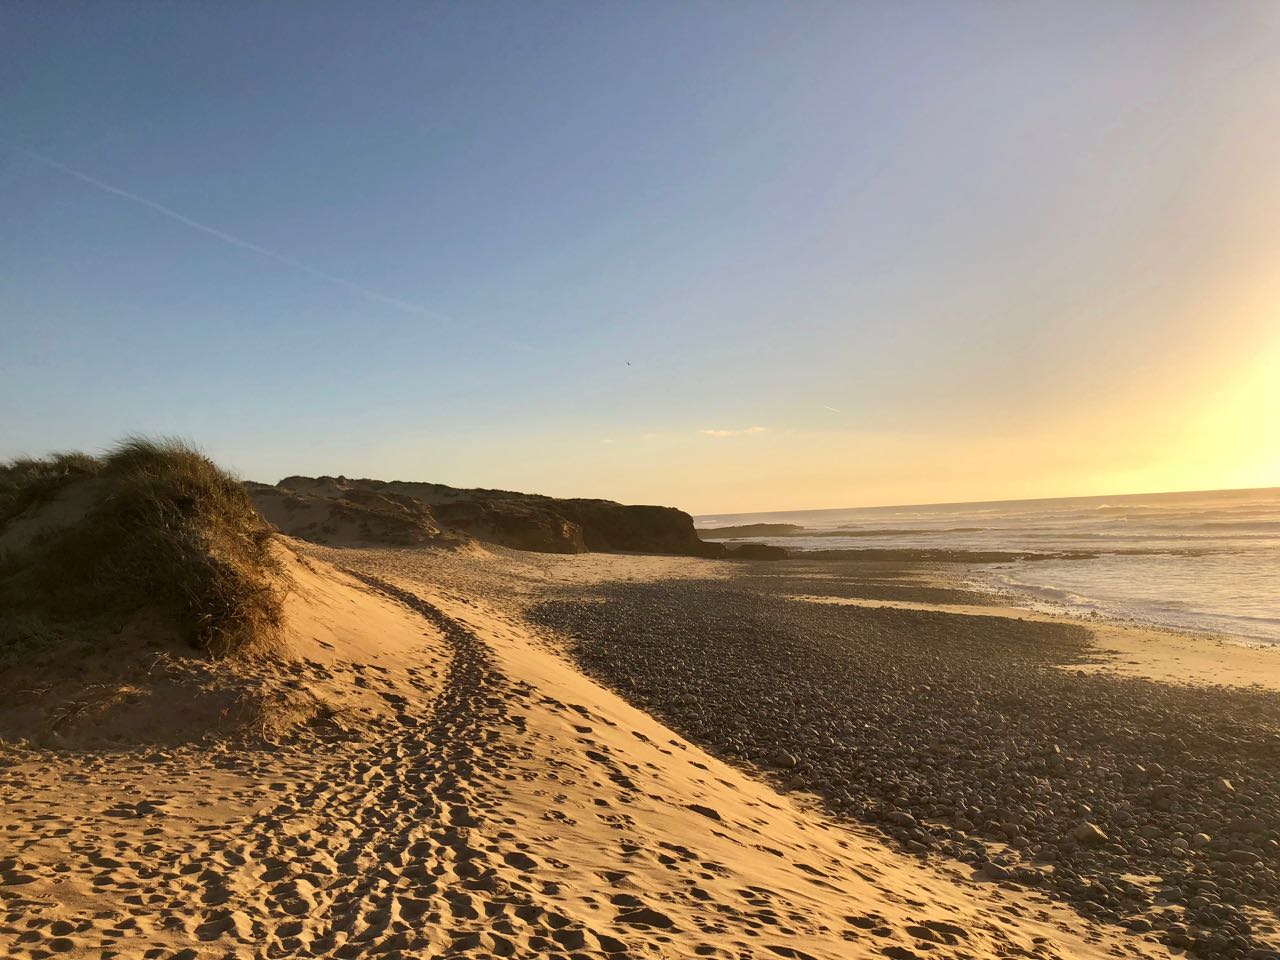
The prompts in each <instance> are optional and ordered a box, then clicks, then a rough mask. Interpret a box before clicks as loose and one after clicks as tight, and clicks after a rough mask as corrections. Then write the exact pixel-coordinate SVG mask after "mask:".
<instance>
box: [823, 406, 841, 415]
mask: <svg viewBox="0 0 1280 960" xmlns="http://www.w3.org/2000/svg"><path fill="white" fill-rule="evenodd" d="M822 409H823V410H830V411H831V412H832V413H839V412H840V411H839V410H837V409H836V408H835V407H828V406H827V405H826V404H823V405H822Z"/></svg>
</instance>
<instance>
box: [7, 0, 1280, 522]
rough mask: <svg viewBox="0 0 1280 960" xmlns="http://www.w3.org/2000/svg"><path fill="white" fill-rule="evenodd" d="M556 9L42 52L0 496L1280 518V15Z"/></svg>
mask: <svg viewBox="0 0 1280 960" xmlns="http://www.w3.org/2000/svg"><path fill="white" fill-rule="evenodd" d="M537 7H538V5H535V6H534V7H533V8H529V7H523V6H521V5H514V4H510V5H507V4H498V5H494V6H488V7H484V8H476V7H473V6H469V5H453V6H431V7H416V6H413V5H396V4H391V5H388V7H387V8H386V11H385V12H386V15H385V16H381V17H369V16H366V15H365V13H364V11H362V10H359V9H356V8H354V7H349V6H343V5H329V4H320V5H317V6H315V7H314V8H312V10H311V14H310V15H311V17H313V18H314V21H313V22H312V23H311V24H310V26H311V27H312V28H314V29H308V30H299V29H298V23H297V19H296V16H293V15H291V14H290V12H289V11H287V10H286V9H284V8H279V7H274V6H268V5H256V6H250V7H245V8H240V9H237V10H235V11H226V10H223V9H217V10H215V9H214V8H212V7H204V6H200V5H183V4H177V5H173V6H166V7H159V8H153V9H151V10H149V12H148V16H147V17H146V18H138V17H134V16H132V15H131V13H130V11H129V10H128V8H127V7H111V8H107V9H104V10H102V11H99V14H100V15H99V16H95V17H94V18H75V17H72V16H56V15H54V16H44V15H40V16H37V15H31V13H30V11H36V10H38V9H39V8H36V7H30V8H25V9H22V8H14V9H11V10H9V11H7V12H6V14H5V15H4V16H5V18H6V19H7V21H8V23H7V27H8V29H7V30H6V36H7V39H6V40H5V41H4V44H5V52H6V54H7V56H6V57H5V58H4V59H5V61H6V65H5V66H4V67H3V68H0V69H2V70H3V71H4V74H5V75H6V76H8V77H9V78H10V80H12V81H13V82H12V83H10V84H9V85H8V87H7V89H10V90H12V91H14V94H13V95H12V96H10V97H7V98H6V99H5V102H4V104H3V106H2V107H0V119H2V120H3V124H4V129H5V139H4V140H3V141H0V157H2V158H3V167H2V168H0V209H3V211H4V217H3V224H4V225H3V227H0V257H2V258H3V262H4V263H5V264H6V266H7V268H8V270H7V272H6V274H5V276H4V278H3V282H2V283H0V311H2V312H3V316H4V321H3V324H2V325H0V403H3V405H4V408H5V409H6V410H8V411H9V412H10V417H9V418H7V422H6V430H5V431H4V432H3V434H0V457H11V456H15V455H18V454H22V453H31V454H40V453H43V452H45V451H47V450H49V449H57V448H74V447H84V448H90V449H93V448H98V447H101V446H102V445H103V444H106V443H109V442H111V441H112V440H114V439H116V438H118V437H120V436H121V435H123V434H126V433H129V432H145V433H156V434H178V435H183V436H186V437H190V438H192V439H193V440H194V441H195V442H196V443H198V444H200V445H201V446H203V447H204V448H205V449H207V450H208V451H209V453H210V454H211V455H213V456H214V457H216V458H217V459H218V460H219V461H221V462H224V463H227V464H228V465H229V466H232V467H234V468H235V469H237V470H238V471H240V472H241V473H242V474H243V475H245V476H247V477H250V478H253V479H257V480H263V481H274V480H276V479H278V478H280V477H281V476H285V475H289V474H312V475H315V474H325V473H327V474H335V475H336V474H345V475H348V476H369V477H379V478H384V479H405V480H428V481H436V482H442V483H449V484H452V485H455V486H484V487H500V488H506V489H516V490H535V491H540V492H545V493H549V494H555V495H564V496H592V497H603V498H609V499H615V500H621V501H629V502H646V503H664V504H672V505H676V506H680V507H681V508H683V509H686V510H689V511H691V512H694V513H712V512H714V513H727V512H743V511H766V510H787V509H815V508H822V507H838V506H858V505H876V504H879V505H885V504H904V503H938V502H958V501H987V500H996V499H1010V498H1013V499H1020V498H1033V497H1054V496H1082V495H1095V494H1096V495H1101V494H1124V493H1141V492H1157V491H1172V490H1197V489H1223V488H1242V487H1268V486H1280V271H1277V269H1276V267H1277V264H1278V263H1280V165H1277V164H1276V163H1275V157H1276V156H1280V15H1278V14H1277V7H1276V5H1274V4H1271V3H1262V2H1259V3H1245V2H1242V3H1233V4H1230V5H1218V4H1204V3H1178V2H1175V3H1167V4H1164V3H1162V4H1110V3H1101V2H1087V3H1050V4H1032V5H1023V6H1010V5H1001V4H977V3H963V2H962V3H955V4H947V5H900V4H895V3H865V4H825V3H816V4H811V5H805V6H803V7H796V6H793V5H783V4H767V3H757V2H748V3H744V4H741V5H734V7H733V8H732V9H733V12H734V16H732V17H726V16H724V14H725V13H726V12H727V10H728V9H729V8H726V7H724V6H722V5H718V4H692V5H675V4H669V5H664V4H659V5H657V6H643V7H641V6H637V7H632V8H625V7H607V8H601V7H596V6H593V5H586V4H576V3H570V4H569V5H567V6H566V7H564V8H563V11H562V12H563V16H560V15H555V16H553V15H549V14H548V10H547V9H546V8H545V7H543V8H541V9H537ZM317 38H324V41H323V42H320V41H318V40H317ZM335 38H338V39H336V40H335ZM157 40H158V41H159V42H157ZM228 63H235V64H236V65H237V66H236V70H235V72H234V76H232V75H231V74H229V73H228V71H227V69H226V64H228ZM748 67H749V69H748ZM18 78H21V82H20V83H19V82H17V81H18ZM390 91H395V95H394V96H389V92H390ZM104 385H105V386H104Z"/></svg>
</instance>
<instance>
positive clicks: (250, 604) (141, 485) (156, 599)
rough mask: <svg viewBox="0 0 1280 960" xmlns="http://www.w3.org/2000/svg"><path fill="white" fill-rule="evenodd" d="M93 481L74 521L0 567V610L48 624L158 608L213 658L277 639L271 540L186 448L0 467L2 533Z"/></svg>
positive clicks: (250, 511)
mask: <svg viewBox="0 0 1280 960" xmlns="http://www.w3.org/2000/svg"><path fill="white" fill-rule="evenodd" d="M90 478H94V479H95V482H96V489H95V491H94V497H93V500H92V503H91V505H90V506H89V507H88V509H87V512H86V513H85V515H84V516H83V518H81V519H80V520H79V522H76V523H73V524H71V525H69V526H66V527H63V528H60V529H56V530H53V531H50V532H49V533H47V534H45V535H43V536H42V537H40V538H39V539H38V540H37V541H36V542H35V543H34V544H33V545H32V546H31V547H30V548H29V549H27V550H24V551H22V552H21V553H20V554H16V555H13V556H10V557H8V558H6V559H5V560H4V561H3V562H2V564H0V607H5V608H8V609H9V610H11V611H15V612H20V611H27V612H32V611H35V612H38V613H40V614H42V615H44V616H48V617H50V618H51V619H55V620H68V619H104V618H105V619H116V620H120V619H122V618H124V619H127V618H128V617H129V616H130V615H132V614H134V613H136V612H137V611H139V610H141V609H144V608H150V609H159V610H161V611H163V612H164V613H165V614H166V615H168V616H169V618H170V619H171V620H172V622H173V623H174V625H175V626H176V627H177V628H178V629H179V630H180V631H181V632H182V633H184V634H185V635H186V638H187V639H188V640H189V641H190V642H191V643H192V645H193V646H196V647H199V648H200V649H202V650H205V651H207V652H208V653H210V654H212V655H215V656H222V655H227V654H231V653H236V652H240V651H244V650H247V649H249V648H251V647H260V646H262V645H264V644H269V643H270V642H271V641H272V640H273V639H274V638H275V637H276V636H277V635H278V633H279V629H280V626H281V620H282V594H283V589H284V587H283V578H284V573H283V570H282V569H281V567H280V563H279V561H278V560H277V559H276V557H275V555H274V554H273V552H272V542H273V540H274V539H275V536H276V534H275V531H274V530H273V528H272V527H271V526H270V525H268V524H267V523H266V521H264V520H263V519H262V517H261V516H259V514H258V513H257V511H256V510H255V509H254V507H253V504H252V502H251V501H250V499H249V495H248V492H247V491H246V490H245V488H244V486H243V484H241V483H240V481H239V480H237V479H236V478H235V477H234V476H232V475H231V474H229V473H227V472H226V471H225V470H223V469H221V468H220V467H218V466H217V465H216V464H214V463H213V462H212V461H211V460H210V459H209V458H208V457H206V456H205V455H204V454H202V453H200V452H199V451H198V450H196V449H195V448H194V447H192V446H190V445H188V444H187V443H185V442H184V441H181V440H174V439H149V438H145V437H130V438H128V439H126V440H124V441H123V442H121V443H120V444H118V445H117V446H116V447H114V448H113V449H111V450H110V451H109V452H108V453H106V454H105V455H104V456H102V457H92V456H88V455H85V454H58V455H55V456H52V457H50V458H48V459H46V460H31V459H24V460H20V461H13V462H11V463H9V464H7V465H4V466H2V467H0V530H2V529H3V525H4V524H5V523H6V522H8V521H11V520H12V519H13V518H15V517H17V516H18V515H19V514H20V513H22V512H23V511H24V510H28V509H30V508H31V507H32V506H33V505H36V504H38V503H39V502H40V501H41V500H46V499H48V498H50V497H51V496H54V495H55V494H56V493H57V492H58V491H59V490H63V489H66V488H67V486H68V485H69V484H72V483H75V482H77V481H79V480H87V479H90ZM37 509H38V507H37Z"/></svg>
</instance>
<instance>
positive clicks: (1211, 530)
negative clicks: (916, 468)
mask: <svg viewBox="0 0 1280 960" xmlns="http://www.w3.org/2000/svg"><path fill="white" fill-rule="evenodd" d="M695 522H696V524H697V526H698V527H708V528H714V527H724V526H736V525H740V524H748V523H789V524H796V525H799V526H801V527H803V528H804V531H805V532H812V534H814V535H810V536H806V535H804V534H803V533H802V534H801V535H798V536H787V537H749V538H746V539H749V540H752V541H754V542H763V543H773V544H778V545H780V546H785V547H787V548H789V549H791V550H856V549H866V548H892V549H906V550H910V549H950V550H983V551H993V550H998V551H1019V552H1021V551H1034V552H1035V553H1040V554H1044V553H1059V552H1071V553H1075V554H1081V553H1086V554H1092V556H1088V557H1086V558H1072V559H1048V560H1015V561H1012V562H1003V563H989V564H974V565H972V567H971V569H972V577H973V581H974V582H973V585H974V586H975V587H977V588H979V589H986V590H992V591H997V592H1004V593H1013V594H1016V595H1018V596H1020V597H1022V598H1025V599H1027V600H1029V601H1030V602H1032V603H1033V604H1034V605H1036V606H1040V607H1043V608H1054V609H1059V610H1062V609H1065V610H1067V611H1068V612H1072V613H1076V614H1082V615H1097V616H1103V617H1109V618H1113V619H1118V620H1132V621H1136V622H1139V623H1143V624H1150V625H1154V626H1163V627H1172V628H1175V629H1180V630H1191V631H1197V632H1205V633H1213V634H1217V635H1221V636H1227V637H1232V638H1237V639H1242V640H1251V641H1263V642H1267V643H1280V488H1269V489H1264V490H1224V491H1215V492H1205V493H1162V494H1149V495H1146V494H1135V495H1127V496H1118V497H1071V498H1063V499H1053V500H1008V501H996V502H991V503H953V504H934V505H928V506H902V507H864V508H855V509H835V510H807V511H785V512H780V513H752V514H714V515H707V516H700V517H696V518H695ZM817 534H821V535H820V536H819V535H817Z"/></svg>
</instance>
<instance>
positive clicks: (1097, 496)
mask: <svg viewBox="0 0 1280 960" xmlns="http://www.w3.org/2000/svg"><path fill="white" fill-rule="evenodd" d="M1271 491H1275V492H1280V486H1273V487H1219V488H1216V489H1213V490H1200V489H1193V490H1160V491H1145V492H1141V493H1090V494H1083V495H1080V496H1067V497H1012V498H1010V499H1007V500H941V501H933V502H930V503H879V504H865V505H863V506H859V507H812V508H805V507H800V508H797V509H789V510H735V511H733V512H726V513H695V514H692V516H693V519H694V520H698V519H700V518H703V517H745V516H758V515H760V514H784V513H836V512H840V511H849V510H906V509H908V508H912V507H971V506H976V505H978V504H983V503H1043V502H1044V501H1046V500H1106V499H1108V498H1110V499H1115V498H1118V497H1176V496H1180V495H1183V494H1190V493H1201V494H1214V493H1259V492H1271Z"/></svg>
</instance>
